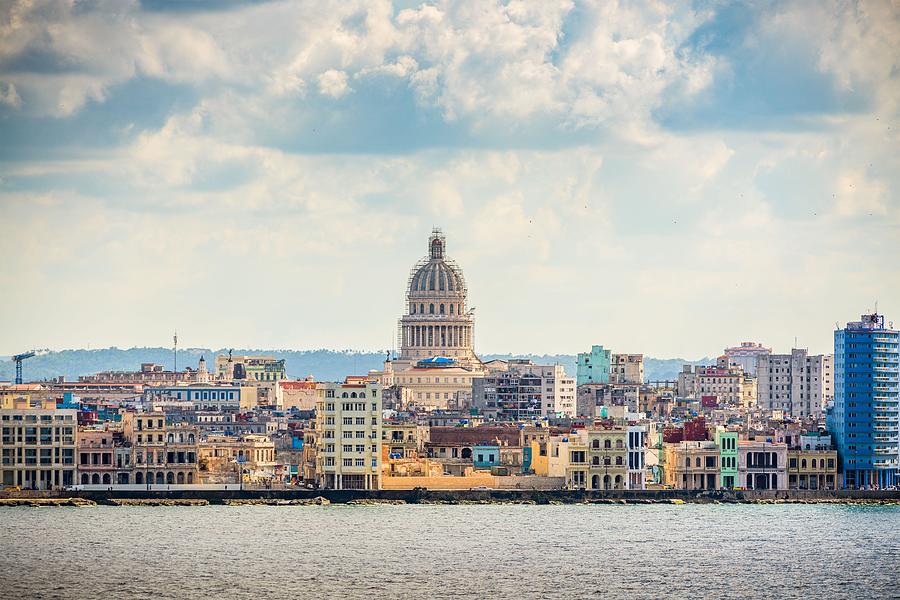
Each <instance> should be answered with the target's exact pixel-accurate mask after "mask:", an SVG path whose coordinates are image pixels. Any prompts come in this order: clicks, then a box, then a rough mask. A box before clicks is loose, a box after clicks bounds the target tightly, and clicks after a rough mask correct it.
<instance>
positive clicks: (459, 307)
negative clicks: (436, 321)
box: [409, 303, 462, 315]
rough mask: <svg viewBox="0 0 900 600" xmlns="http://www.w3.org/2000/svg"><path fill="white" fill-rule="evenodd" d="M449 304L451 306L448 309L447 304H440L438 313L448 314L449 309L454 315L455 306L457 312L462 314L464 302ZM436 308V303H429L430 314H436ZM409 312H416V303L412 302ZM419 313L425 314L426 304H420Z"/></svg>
mask: <svg viewBox="0 0 900 600" xmlns="http://www.w3.org/2000/svg"><path fill="white" fill-rule="evenodd" d="M449 306H450V308H449V309H448V308H447V305H445V304H440V305H438V309H437V310H438V313H437V314H440V315H443V314H447V311H449V313H450V314H451V315H452V314H454V312H453V311H454V308H455V310H456V312H457V313H459V314H462V304H450V305H449ZM434 310H435V306H434V304H429V305H428V314H430V315H433V314H435V313H434ZM409 314H411V315H414V314H416V305H415V303H413V304H410V306H409ZM419 314H422V315H424V314H425V304H424V303H420V304H419Z"/></svg>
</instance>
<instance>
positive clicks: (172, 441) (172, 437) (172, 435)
mask: <svg viewBox="0 0 900 600" xmlns="http://www.w3.org/2000/svg"><path fill="white" fill-rule="evenodd" d="M169 443H170V444H174V443H175V434H174V433H170V434H169Z"/></svg>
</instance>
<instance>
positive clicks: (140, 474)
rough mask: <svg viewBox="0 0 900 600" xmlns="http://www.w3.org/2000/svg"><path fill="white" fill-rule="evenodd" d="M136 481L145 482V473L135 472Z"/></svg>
mask: <svg viewBox="0 0 900 600" xmlns="http://www.w3.org/2000/svg"><path fill="white" fill-rule="evenodd" d="M134 482H135V483H144V474H143V473H141V472H140V471H138V472H137V473H135V474H134Z"/></svg>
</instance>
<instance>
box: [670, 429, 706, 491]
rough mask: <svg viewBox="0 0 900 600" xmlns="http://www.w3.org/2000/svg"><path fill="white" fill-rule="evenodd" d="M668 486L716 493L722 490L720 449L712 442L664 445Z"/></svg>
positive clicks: (685, 442) (683, 442)
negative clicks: (720, 488) (719, 489)
mask: <svg viewBox="0 0 900 600" xmlns="http://www.w3.org/2000/svg"><path fill="white" fill-rule="evenodd" d="M663 452H664V457H665V460H664V463H663V473H664V481H665V484H666V485H667V486H669V487H672V488H675V489H678V490H715V489H718V488H719V487H720V480H719V447H718V446H717V445H716V444H715V442H712V441H708V440H701V441H681V442H678V443H675V444H665V445H664V450H663Z"/></svg>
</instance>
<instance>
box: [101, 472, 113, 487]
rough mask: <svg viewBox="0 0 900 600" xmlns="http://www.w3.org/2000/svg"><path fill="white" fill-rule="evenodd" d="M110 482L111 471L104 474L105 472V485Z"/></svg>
mask: <svg viewBox="0 0 900 600" xmlns="http://www.w3.org/2000/svg"><path fill="white" fill-rule="evenodd" d="M110 483H111V482H110V479H109V473H104V474H103V484H104V485H109V484H110Z"/></svg>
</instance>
